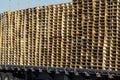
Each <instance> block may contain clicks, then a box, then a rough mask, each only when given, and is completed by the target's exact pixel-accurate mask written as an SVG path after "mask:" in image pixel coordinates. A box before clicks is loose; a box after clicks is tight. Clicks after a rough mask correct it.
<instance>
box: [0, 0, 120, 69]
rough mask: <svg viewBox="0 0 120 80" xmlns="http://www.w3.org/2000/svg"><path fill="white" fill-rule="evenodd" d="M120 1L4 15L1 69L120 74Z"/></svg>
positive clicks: (81, 1)
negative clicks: (5, 67) (15, 67)
mask: <svg viewBox="0 0 120 80" xmlns="http://www.w3.org/2000/svg"><path fill="white" fill-rule="evenodd" d="M118 3H120V2H117V0H113V1H110V0H74V1H73V3H64V4H59V5H50V6H42V7H36V8H28V9H24V10H18V11H14V12H10V11H8V12H4V13H2V14H0V64H1V65H4V64H5V65H19V66H22V65H23V66H24V65H25V66H43V67H55V68H74V69H77V68H80V69H94V70H108V71H120V24H119V20H120V17H119V16H120V14H118V13H119V8H120V6H119V5H117V4H118Z"/></svg>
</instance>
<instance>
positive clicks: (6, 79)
mask: <svg viewBox="0 0 120 80" xmlns="http://www.w3.org/2000/svg"><path fill="white" fill-rule="evenodd" d="M4 80H14V78H13V75H12V74H11V73H5V75H4Z"/></svg>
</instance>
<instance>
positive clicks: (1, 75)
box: [0, 72, 5, 80]
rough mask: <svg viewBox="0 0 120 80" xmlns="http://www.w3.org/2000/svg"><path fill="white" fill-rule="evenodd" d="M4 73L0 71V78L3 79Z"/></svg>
mask: <svg viewBox="0 0 120 80" xmlns="http://www.w3.org/2000/svg"><path fill="white" fill-rule="evenodd" d="M4 77H5V73H2V72H0V80H4Z"/></svg>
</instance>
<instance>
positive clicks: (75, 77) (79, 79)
mask: <svg viewBox="0 0 120 80" xmlns="http://www.w3.org/2000/svg"><path fill="white" fill-rule="evenodd" d="M72 80H86V79H85V78H84V77H83V76H75V75H74V76H72Z"/></svg>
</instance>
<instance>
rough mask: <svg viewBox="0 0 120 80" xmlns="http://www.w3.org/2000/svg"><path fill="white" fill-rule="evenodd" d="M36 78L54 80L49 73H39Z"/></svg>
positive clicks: (37, 79)
mask: <svg viewBox="0 0 120 80" xmlns="http://www.w3.org/2000/svg"><path fill="white" fill-rule="evenodd" d="M35 80H53V79H52V77H51V76H50V75H49V74H48V73H44V72H43V73H39V75H38V77H37V78H36V79H35Z"/></svg>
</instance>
